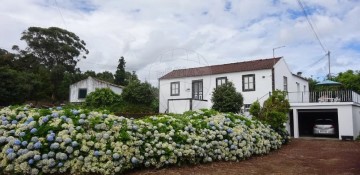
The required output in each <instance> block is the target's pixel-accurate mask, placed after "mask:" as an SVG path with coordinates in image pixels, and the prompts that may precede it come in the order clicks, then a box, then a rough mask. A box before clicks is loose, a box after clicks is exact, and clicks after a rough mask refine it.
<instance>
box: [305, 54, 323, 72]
mask: <svg viewBox="0 0 360 175" xmlns="http://www.w3.org/2000/svg"><path fill="white" fill-rule="evenodd" d="M326 56H327V55H326V54H325V55H323V56H322V57H321V58H320V59H318V60H316V61H315V62H313V63H311V64H309V65H307V66H303V67H301V68H300V69H299V70H300V71H301V72H304V71H303V70H304V69H305V68H307V70H310V69H312V68H313V67H314V65H316V64H318V63H319V62H320V61H322V60H323V59H324V58H326Z"/></svg>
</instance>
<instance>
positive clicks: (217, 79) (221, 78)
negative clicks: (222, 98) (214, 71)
mask: <svg viewBox="0 0 360 175" xmlns="http://www.w3.org/2000/svg"><path fill="white" fill-rule="evenodd" d="M219 80H220V81H221V84H220V85H219V84H218V81H219ZM222 80H225V84H226V83H227V77H218V78H216V80H215V81H216V87H219V86H221V85H223V83H222Z"/></svg>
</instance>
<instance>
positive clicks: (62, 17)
mask: <svg viewBox="0 0 360 175" xmlns="http://www.w3.org/2000/svg"><path fill="white" fill-rule="evenodd" d="M54 1H55V5H56V8H57V9H58V12H59V14H60V16H61V19H62V21H63V23H64V26H65V29H67V25H66V22H65V19H64V16H63V15H62V13H61V10H60V8H59V5H58V3H57V1H56V0H54Z"/></svg>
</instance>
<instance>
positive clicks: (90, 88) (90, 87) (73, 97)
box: [69, 77, 122, 103]
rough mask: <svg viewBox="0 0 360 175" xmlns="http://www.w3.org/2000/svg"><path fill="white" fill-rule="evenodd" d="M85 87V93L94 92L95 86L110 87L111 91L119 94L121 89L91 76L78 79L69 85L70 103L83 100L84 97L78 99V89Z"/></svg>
mask: <svg viewBox="0 0 360 175" xmlns="http://www.w3.org/2000/svg"><path fill="white" fill-rule="evenodd" d="M81 88H86V89H87V94H89V93H91V92H94V91H95V90H96V89H97V88H110V89H111V90H112V91H113V92H115V93H116V94H121V93H122V89H121V88H119V87H116V86H112V85H111V84H107V83H105V82H101V81H97V80H95V79H93V78H91V77H89V78H87V79H85V80H82V81H79V82H77V83H74V84H72V85H70V98H69V99H70V102H72V103H78V102H84V101H85V99H79V98H78V95H79V89H81Z"/></svg>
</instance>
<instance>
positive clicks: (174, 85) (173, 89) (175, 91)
mask: <svg viewBox="0 0 360 175" xmlns="http://www.w3.org/2000/svg"><path fill="white" fill-rule="evenodd" d="M170 95H171V96H179V95H180V82H171V83H170Z"/></svg>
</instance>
